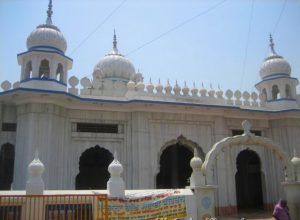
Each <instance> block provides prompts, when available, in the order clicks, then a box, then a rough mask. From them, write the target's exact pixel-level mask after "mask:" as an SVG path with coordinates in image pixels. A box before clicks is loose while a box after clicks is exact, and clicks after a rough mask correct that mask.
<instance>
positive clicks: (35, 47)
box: [28, 45, 65, 54]
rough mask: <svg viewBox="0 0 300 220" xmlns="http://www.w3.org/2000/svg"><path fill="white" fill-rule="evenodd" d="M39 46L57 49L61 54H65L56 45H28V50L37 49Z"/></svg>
mask: <svg viewBox="0 0 300 220" xmlns="http://www.w3.org/2000/svg"><path fill="white" fill-rule="evenodd" d="M39 48H46V49H47V48H48V49H53V50H57V51H58V52H60V53H61V54H65V53H64V52H63V51H62V50H61V49H59V48H57V47H52V46H47V45H38V46H34V47H30V48H29V49H28V50H29V51H30V50H34V49H39Z"/></svg>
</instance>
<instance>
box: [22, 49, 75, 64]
mask: <svg viewBox="0 0 300 220" xmlns="http://www.w3.org/2000/svg"><path fill="white" fill-rule="evenodd" d="M30 52H45V53H55V54H58V55H60V56H63V57H65V58H66V59H68V60H70V61H71V62H73V59H72V58H70V57H67V56H66V55H64V54H61V53H59V52H56V51H49V50H28V51H26V52H23V53H19V54H17V56H21V55H24V54H27V53H30Z"/></svg>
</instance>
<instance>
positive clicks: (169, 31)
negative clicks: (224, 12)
mask: <svg viewBox="0 0 300 220" xmlns="http://www.w3.org/2000/svg"><path fill="white" fill-rule="evenodd" d="M226 1H227V0H223V1H220V2H218V3H217V4H215V5H213V6H211V7H209V8H208V9H206V10H204V11H202V12H200V13H198V14H196V15H194V16H193V17H190V18H188V19H186V20H184V21H183V22H181V23H180V24H177V25H175V26H174V27H172V28H170V29H168V30H167V31H165V32H163V33H161V34H159V35H158V36H156V37H154V38H153V39H151V40H149V41H147V42H145V43H143V44H142V45H141V46H139V47H137V48H135V49H133V50H131V51H130V52H128V53H127V54H126V56H128V55H130V54H133V53H135V52H137V51H139V50H141V49H142V48H144V47H146V46H148V45H149V44H152V43H153V42H155V41H157V40H159V39H160V38H162V37H164V36H166V35H167V34H169V33H171V32H173V31H175V30H177V29H179V28H181V27H182V26H184V25H186V24H188V23H190V22H191V21H193V20H195V19H196V18H199V17H201V16H203V15H205V14H207V13H209V12H210V11H212V10H214V9H215V8H217V7H218V6H220V5H222V4H224V3H225V2H226Z"/></svg>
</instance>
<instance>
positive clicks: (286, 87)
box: [285, 84, 292, 98]
mask: <svg viewBox="0 0 300 220" xmlns="http://www.w3.org/2000/svg"><path fill="white" fill-rule="evenodd" d="M285 95H286V97H287V98H292V92H291V87H290V85H289V84H286V85H285Z"/></svg>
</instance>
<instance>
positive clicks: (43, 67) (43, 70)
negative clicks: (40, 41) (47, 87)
mask: <svg viewBox="0 0 300 220" xmlns="http://www.w3.org/2000/svg"><path fill="white" fill-rule="evenodd" d="M49 74H50V66H49V61H48V60H46V59H45V60H42V62H41V64H40V69H39V77H40V78H49Z"/></svg>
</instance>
